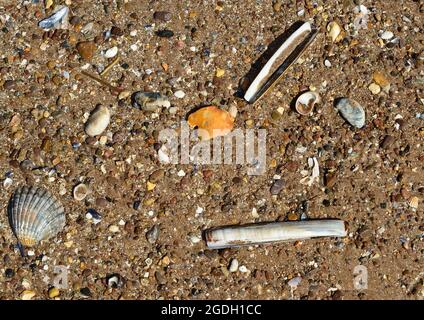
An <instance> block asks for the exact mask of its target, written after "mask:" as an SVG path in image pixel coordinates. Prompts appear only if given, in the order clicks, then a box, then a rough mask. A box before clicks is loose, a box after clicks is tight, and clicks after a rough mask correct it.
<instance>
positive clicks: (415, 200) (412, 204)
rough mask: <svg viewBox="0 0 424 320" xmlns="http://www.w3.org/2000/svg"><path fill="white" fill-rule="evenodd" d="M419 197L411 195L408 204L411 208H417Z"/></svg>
mask: <svg viewBox="0 0 424 320" xmlns="http://www.w3.org/2000/svg"><path fill="white" fill-rule="evenodd" d="M419 200H420V199H419V198H418V197H412V198H411V199H410V200H409V206H410V207H411V208H413V209H418V202H419Z"/></svg>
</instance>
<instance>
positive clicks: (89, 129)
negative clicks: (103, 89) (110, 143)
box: [85, 105, 110, 137]
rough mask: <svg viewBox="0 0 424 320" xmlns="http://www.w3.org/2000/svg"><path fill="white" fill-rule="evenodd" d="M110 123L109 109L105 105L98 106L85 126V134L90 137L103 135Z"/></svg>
mask: <svg viewBox="0 0 424 320" xmlns="http://www.w3.org/2000/svg"><path fill="white" fill-rule="evenodd" d="M109 122H110V111H109V108H108V107H106V106H103V105H98V106H97V107H96V108H95V109H94V110H93V112H92V113H91V115H90V117H89V118H88V120H87V123H86V124H85V133H86V134H88V135H89V136H90V137H94V136H98V135H100V134H102V132H103V131H105V129H106V128H107V126H108V125H109Z"/></svg>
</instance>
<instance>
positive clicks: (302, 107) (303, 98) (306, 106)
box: [295, 91, 321, 116]
mask: <svg viewBox="0 0 424 320" xmlns="http://www.w3.org/2000/svg"><path fill="white" fill-rule="evenodd" d="M319 102H321V98H320V96H319V94H318V93H316V92H315V91H307V92H304V93H302V94H301V95H300V96H299V97H298V98H297V99H296V104H295V108H296V111H297V112H299V113H300V114H301V115H303V116H306V115H308V114H310V113H311V112H312V110H313V109H314V106H315V104H316V103H319Z"/></svg>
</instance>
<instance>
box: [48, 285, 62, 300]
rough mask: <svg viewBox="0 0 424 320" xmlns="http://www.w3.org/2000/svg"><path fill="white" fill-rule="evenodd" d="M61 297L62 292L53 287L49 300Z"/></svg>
mask: <svg viewBox="0 0 424 320" xmlns="http://www.w3.org/2000/svg"><path fill="white" fill-rule="evenodd" d="M59 295H60V291H59V289H58V288H55V287H53V288H51V289H50V290H49V298H50V299H54V298H56V297H58V296H59Z"/></svg>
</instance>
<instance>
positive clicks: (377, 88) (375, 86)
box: [368, 82, 381, 94]
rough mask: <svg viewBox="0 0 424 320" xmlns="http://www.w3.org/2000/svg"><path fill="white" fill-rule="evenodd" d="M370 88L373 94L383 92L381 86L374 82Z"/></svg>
mask: <svg viewBox="0 0 424 320" xmlns="http://www.w3.org/2000/svg"><path fill="white" fill-rule="evenodd" d="M368 90H370V91H371V93H372V94H379V93H380V92H381V88H380V86H379V85H378V84H376V83H374V82H373V83H371V84H370V85H369V86H368Z"/></svg>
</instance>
